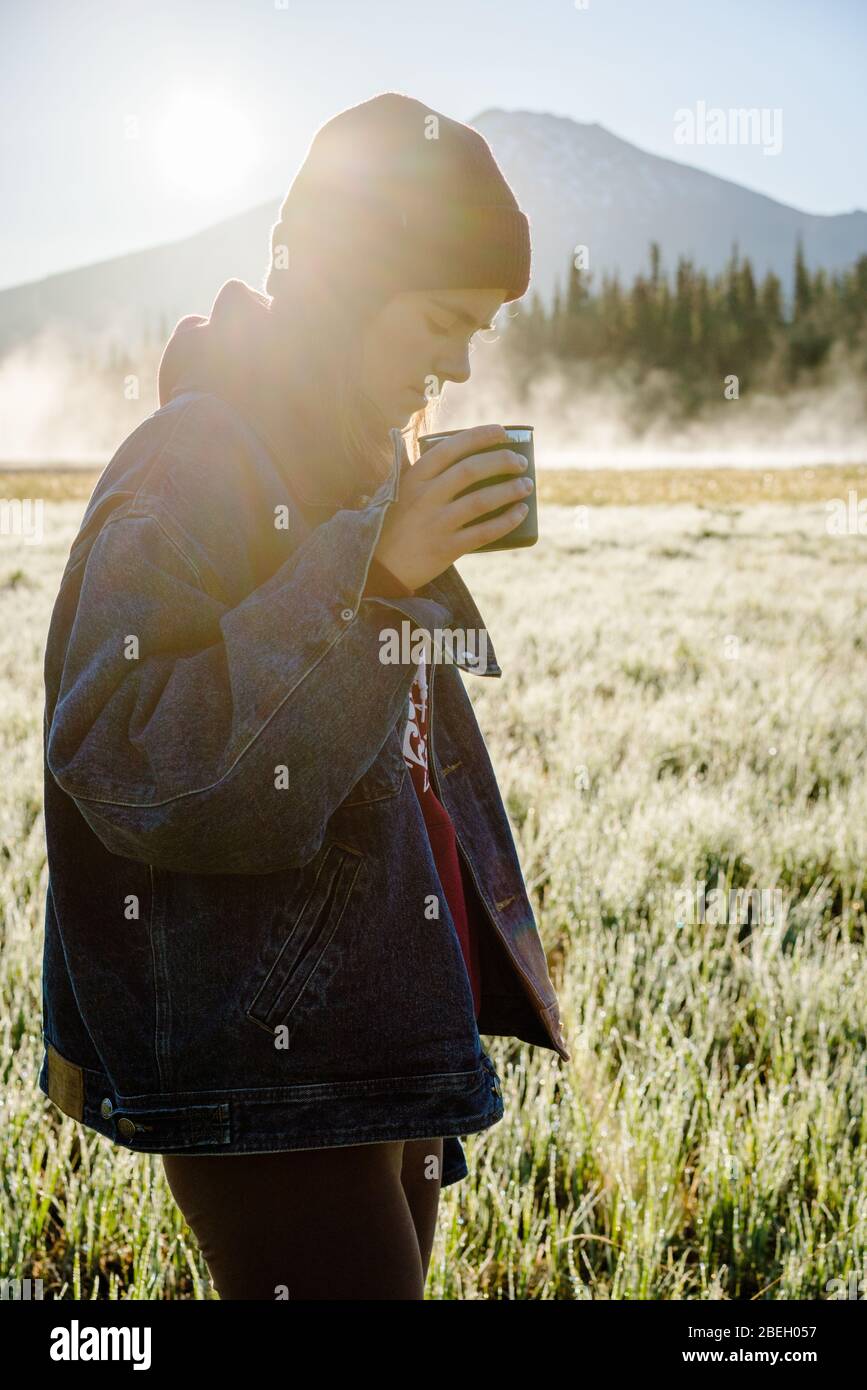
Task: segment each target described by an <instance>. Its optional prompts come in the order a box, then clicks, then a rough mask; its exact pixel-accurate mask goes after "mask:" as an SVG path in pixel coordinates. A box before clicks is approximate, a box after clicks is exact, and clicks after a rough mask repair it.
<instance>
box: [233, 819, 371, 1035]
mask: <svg viewBox="0 0 867 1390" xmlns="http://www.w3.org/2000/svg"><path fill="white" fill-rule="evenodd" d="M362 858H363V856H362V855H361V854H359V853H358V851H357V850H351V849H348V848H346V846H344V845H340V844H336V843H333V842H332V843H330V844H327V845H324V846H323V847H322V849H321V850H320V851H319V853H318V854H317V855H316V857H315V858H314V859H313V860H312V861H311V863H310V864H309V865H308V871H309V872H310V874H311V876H312V881H311V883H310V887H309V890H308V891H307V893H306V895H305V896H304V897H303V898H302V902H301V907H300V908H299V909H298V912H297V915H296V916H295V920H294V922H293V923H292V925H291V926H290V927H289V930H288V935H287V937H286V940H285V941H284V943H283V945H282V947H281V948H280V951H279V953H278V955H277V958H276V960H275V961H274V963H273V965H272V966H271V968H270V970H269V971H268V974H267V975H266V977H265V979H264V981H263V983H262V984H261V985H260V987H259V989H258V990H257V991H256V994H255V996H254V998H253V1000H252V1001H251V1003H250V1004H249V1005H248V1006H247V1009H246V1014H247V1017H248V1018H250V1019H252V1021H253V1022H254V1023H258V1024H259V1026H260V1027H261V1028H264V1029H266V1031H267V1032H269V1033H273V1032H274V1031H275V1030H276V1029H277V1028H278V1027H279V1026H280V1025H281V1024H283V1023H286V1022H287V1021H288V1019H289V1016H290V1015H291V1013H292V1011H293V1010H294V1009H295V1007H296V1005H297V1004H298V1001H299V999H300V998H301V996H302V994H303V993H304V991H305V989H306V988H307V986H308V985H309V984H310V982H311V980H312V979H313V976H314V975H315V973H316V971H317V970H318V969H319V966H320V965H321V963H322V960H323V958H324V956H325V954H326V952H327V951H328V948H329V946H330V945H331V943H332V941H333V938H334V934H335V932H336V931H337V928H338V927H339V925H340V920H341V918H342V916H343V913H344V911H345V909H346V904H347V902H348V901H349V895H350V893H351V892H352V888H353V885H354V883H355V880H356V878H357V877H358V871H359V869H360V868H361V864H362Z"/></svg>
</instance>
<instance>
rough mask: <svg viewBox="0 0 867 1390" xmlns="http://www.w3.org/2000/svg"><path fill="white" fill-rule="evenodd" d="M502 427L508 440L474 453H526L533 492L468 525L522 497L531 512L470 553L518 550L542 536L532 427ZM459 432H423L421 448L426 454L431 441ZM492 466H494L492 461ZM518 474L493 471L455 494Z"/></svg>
mask: <svg viewBox="0 0 867 1390" xmlns="http://www.w3.org/2000/svg"><path fill="white" fill-rule="evenodd" d="M503 429H504V430H505V431H506V434H507V435H508V436H509V439H508V443H506V444H492V445H490V446H489V447H488V448H487V449H474V450H473V453H474V454H495V453H498V452H499V450H500V449H511V450H512V451H513V452H514V453H516V454H523V455H524V458H525V459H526V460H527V468H526V472H525V473H523V474H522V475H521V476H522V477H525V478H531V479H532V481H533V491H532V492H531V493H529V494H528V495H527V496H526V497H525V498H523V499H521V498H515V499H514V500H513V501H511V502H507V503H506V504H505V505H504V506H501V507H495V508H494V509H493V511H490V512H484V513H483V515H481V516H477V517H475V518H474V520H473V521H472V522H471V523H469V524H470V525H473V526H477V525H478V523H479V522H480V521H487V520H488V518H489V517H493V516H499V515H500V514H501V513H502V512H506V511H508V510H509V508H510V507H514V506H515V503H516V502H518V501H521V500H523V501H525V502H526V503H527V506H528V507H529V511H528V512H527V515H526V516H525V517H524V519H523V521H521V522H519V523H518V525H517V526H515V527H513V528H512V530H511V531H507V532H506V534H505V535H504V536H501V537H500V539H499V540H497V541H488V543H487V545H477V546H476V548H475V550H470V551H467V554H468V555H476V554H478V553H479V552H480V551H482V550H515V549H517V548H518V547H519V546H522V545H535V544H536V542H537V540H538V539H539V523H538V519H537V512H536V460H535V456H534V454H533V426H532V425H504V426H503ZM460 433H461V431H460V430H441V431H440V432H439V433H438V434H422V435H420V436H419V441H418V443H419V449H420V450H421V452H422V453H424V451H425V449H429V448H430V447H431V445H432V444H437V443H439V441H440V440H441V439H448V438H449V437H450V436H451V435H453V434H460ZM464 457H465V458H466V457H467V455H466V454H465V455H464ZM491 466H492V467H494V462H493V460H492V462H491ZM516 476H517V475H516V474H514V473H492V474H491V476H490V477H489V478H481V479H480V480H479V481H478V482H477V483H470V486H469V487H465V488H462V489H461V491H460V492H456V493H455V497H456V498H458V497H464V496H466V494H467V493H468V492H475V491H476V490H477V489H478V488H482V487H492V486H493V485H494V483H506V482H508V481H509V479H510V478H514V477H516Z"/></svg>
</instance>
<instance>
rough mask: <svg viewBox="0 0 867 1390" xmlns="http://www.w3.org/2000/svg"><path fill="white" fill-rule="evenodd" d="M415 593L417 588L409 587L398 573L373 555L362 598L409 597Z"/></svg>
mask: <svg viewBox="0 0 867 1390" xmlns="http://www.w3.org/2000/svg"><path fill="white" fill-rule="evenodd" d="M414 594H415V589H408V588H407V586H406V585H405V584H404V583H403V581H402V580H401V579H398V577H397V575H395V574H392V572H391V570H390V569H386V567H385V565H383V564H381V563H380V561H379V560H377V558H376V556H374V557H373V559H372V560H371V562H370V568H369V569H368V571H367V583H366V584H365V586H364V593H363V594H362V598H376V597H377V596H381V597H382V598H409V597H411V596H412V595H414Z"/></svg>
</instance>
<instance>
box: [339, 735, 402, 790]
mask: <svg viewBox="0 0 867 1390" xmlns="http://www.w3.org/2000/svg"><path fill="white" fill-rule="evenodd" d="M405 723H406V718H405V717H404V716H402V717H401V720H400V723H399V724H398V725H397V726H396V727H395V728H393V729H392V731H391V733H390V734H389V736H388V738H387V739H386V740H385V743H384V744H383V745H382V748H381V749H380V750H379V752H378V753H377V755H376V757H375V758H374V760H373V762H372V763H371V765H370V767H369V768H368V770H367V772H365V774H364V776H363V777H361V778H359V780H358V781H357V782H356V784H355V786H354V787H353V788H352V790H351V791H350V793H349V795H348V796H347V797H346V800H345V801H342V802H341V806H364V805H365V804H367V803H368V802H371V801H382V800H384V799H385V798H386V797H390V796H396V795H397V793H398V792H399V791H400V789H401V787H402V786H403V779H404V777H405V776H406V771H407V769H406V760H405V758H404V756H403V744H402V742H401V734H400V733H399V732H398V730H399V729H400V730H402V729H403V727H404V725H405Z"/></svg>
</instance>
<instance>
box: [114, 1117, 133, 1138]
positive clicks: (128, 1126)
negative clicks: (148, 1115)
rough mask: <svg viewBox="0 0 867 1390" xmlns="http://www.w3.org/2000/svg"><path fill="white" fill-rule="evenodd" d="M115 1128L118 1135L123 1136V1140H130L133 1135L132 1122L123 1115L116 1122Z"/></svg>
mask: <svg viewBox="0 0 867 1390" xmlns="http://www.w3.org/2000/svg"><path fill="white" fill-rule="evenodd" d="M117 1127H118V1130H119V1131H120V1133H121V1134H122V1135H123V1137H124V1139H131V1138H132V1136H133V1135H134V1134H135V1123H134V1122H133V1121H132V1120H128V1119H127V1118H126V1115H124V1116H123V1118H122V1119H120V1120H118V1122H117Z"/></svg>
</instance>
